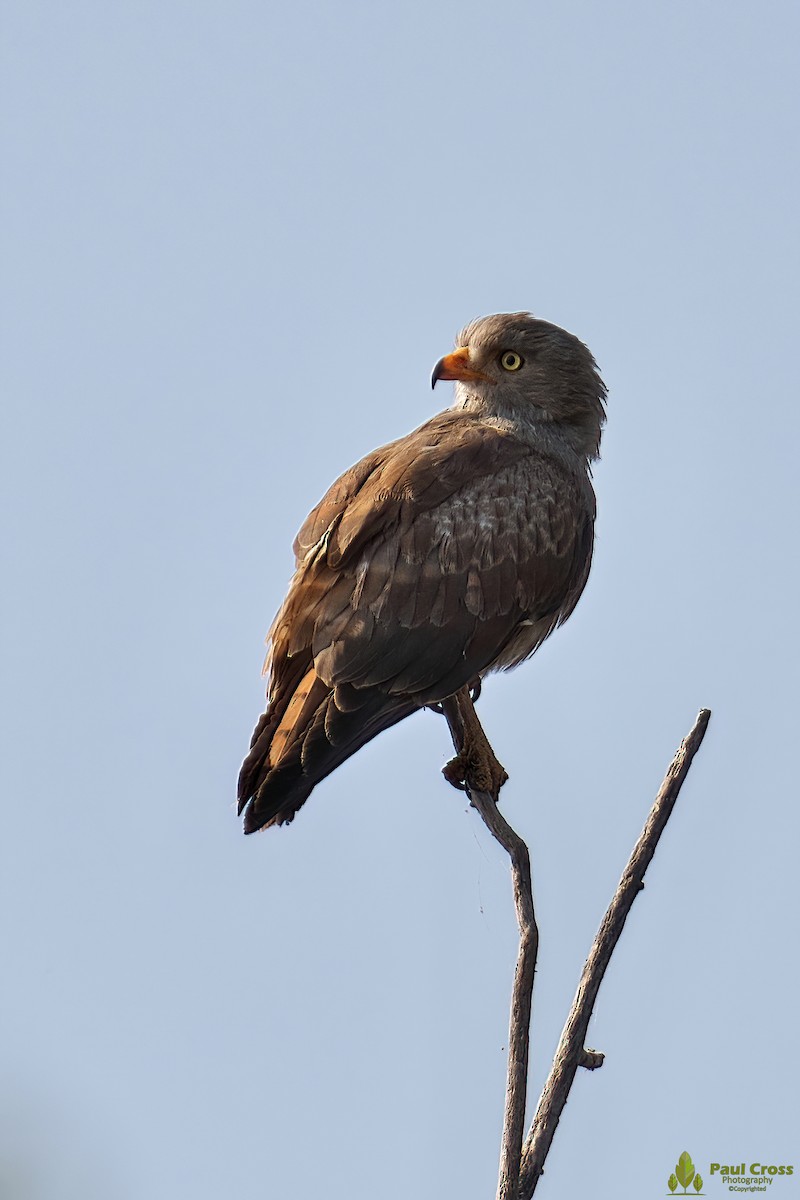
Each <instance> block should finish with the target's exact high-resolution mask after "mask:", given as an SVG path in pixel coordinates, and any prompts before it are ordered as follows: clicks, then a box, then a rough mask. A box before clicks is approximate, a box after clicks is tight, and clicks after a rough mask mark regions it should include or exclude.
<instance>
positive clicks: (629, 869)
mask: <svg viewBox="0 0 800 1200" xmlns="http://www.w3.org/2000/svg"><path fill="white" fill-rule="evenodd" d="M475 698H477V697H475ZM436 707H437V710H438V711H441V712H442V713H443V715H444V717H445V719H446V720H447V723H448V726H449V727H450V735H451V737H452V739H453V745H454V747H455V750H456V756H455V758H454V759H452V760H451V761H450V762H449V763H448V764H447V765H446V766H445V768H444V771H443V774H444V776H445V778H446V779H447V780H448V782H450V783H452V784H453V786H454V787H457V788H460V789H462V790H463V791H465V792H466V793H467V795H468V796H469V799H470V802H471V804H472V806H473V807H474V808H476V809H477V811H478V813H479V814H480V817H481V820H482V821H483V822H484V824H485V825H486V827H487V829H488V830H489V832H490V833H491V834H492V836H493V837H494V838H496V840H497V841H498V842H499V843H500V845H501V846H502V847H503V848H504V850H506V852H507V853H508V855H509V858H510V860H511V878H512V886H513V889H514V905H515V908H516V913H517V923H518V925H519V951H518V954H517V966H516V970H515V973H514V985H513V989H512V993H511V1017H510V1027H509V1045H508V1074H507V1083H506V1103H505V1116H504V1121H503V1137H502V1143H501V1147H500V1171H499V1179H498V1185H497V1200H531V1197H532V1196H533V1193H534V1191H535V1190H536V1185H537V1183H538V1182H539V1178H540V1177H541V1175H542V1173H543V1171H544V1163H545V1159H546V1158H547V1154H548V1152H549V1150H550V1146H551V1144H552V1141H553V1136H554V1134H555V1131H556V1128H557V1126H558V1122H559V1120H560V1118H561V1114H562V1112H563V1111H564V1106H565V1105H566V1103H567V1098H568V1096H569V1092H570V1089H571V1088H572V1084H573V1082H574V1079H575V1075H576V1074H577V1071H578V1067H584V1068H585V1069H586V1070H587V1071H596V1070H597V1069H598V1068H599V1067H601V1066H602V1065H603V1054H602V1053H600V1052H599V1051H597V1050H590V1049H588V1048H586V1047H585V1045H584V1039H585V1037H586V1033H587V1031H588V1028H589V1020H590V1018H591V1015H592V1012H593V1010H594V1005H595V1002H596V1000H597V994H598V992H599V990H600V984H601V983H602V980H603V976H604V975H605V972H606V968H607V967H608V964H609V961H610V959H611V955H612V953H613V951H614V949H615V947H616V945H617V942H618V941H619V938H620V935H621V933H622V930H623V927H624V925H625V920H626V918H627V916H628V913H629V912H630V910H631V908H632V906H633V902H634V900H635V899H636V896H637V895H638V894H639V892H640V891H641V890H642V889H643V887H644V874H645V871H646V870H647V867H648V866H649V864H650V861H651V860H652V858H653V855H654V853H655V850H656V847H657V845H658V841H659V839H660V837H661V834H662V833H663V832H664V829H665V827H666V824H667V821H668V820H669V817H670V815H671V813H672V810H673V808H674V807H675V802H676V800H677V798H678V794H679V792H680V790H681V787H682V786H683V782H684V780H685V779H686V776H687V774H688V772H689V768H690V766H691V764H692V759H693V758H694V756H695V754H696V753H697V751H698V749H699V748H700V745H701V743H702V741H703V738H704V736H705V732H706V729H707V727H708V722H709V719H710V717H711V713H710V711H709V710H708V709H707V708H704V709H701V710H700V712H699V713H698V716H697V720H696V721H695V723H694V726H693V727H692V729H691V731H690V732H689V734H687V736H686V737H685V738H684V740H683V741H682V742H681V744H680V746H679V748H678V750H677V752H676V754H675V757H674V758H673V760H672V763H671V764H670V767H669V769H668V771H667V774H666V776H665V777H664V781H663V783H662V784H661V787H660V788H659V790H658V794H657V796H656V799H655V803H654V804H653V807H652V809H651V811H650V815H649V816H648V818H647V821H646V823H645V827H644V829H643V830H642V833H641V835H640V837H639V839H638V841H637V843H636V845H635V846H634V848H633V851H632V853H631V856H630V859H629V860H628V864H627V866H626V868H625V870H624V871H623V874H622V878H621V880H620V882H619V886H618V887H617V890H616V892H615V893H614V896H613V898H612V900H611V903H610V905H609V907H608V910H607V911H606V914H605V916H604V918H603V921H602V923H601V925H600V928H599V930H598V932H597V935H596V937H595V939H594V942H593V944H592V948H591V950H590V951H589V957H588V958H587V960H586V964H585V966H584V968H583V973H582V974H581V978H580V982H579V984H578V990H577V993H576V995H575V999H574V1001H573V1004H572V1008H571V1010H570V1013H569V1016H568V1018H567V1023H566V1025H565V1026H564V1031H563V1033H562V1035H561V1040H560V1042H559V1044H558V1048H557V1050H556V1054H555V1058H554V1060H553V1066H552V1068H551V1070H550V1074H549V1076H548V1078H547V1081H546V1083H545V1085H544V1089H543V1091H542V1094H541V1097H540V1099H539V1103H538V1105H537V1108H536V1113H535V1115H534V1118H533V1121H532V1122H531V1126H530V1129H529V1130H528V1134H527V1136H526V1137H525V1139H524V1142H523V1135H524V1128H525V1104H526V1089H527V1078H528V1049H529V1035H530V1021H531V1010H532V1003H533V980H534V974H535V971H536V958H537V954H538V949H539V931H538V928H537V925H536V917H535V913H534V908H533V890H532V885H531V868H530V856H529V853H528V847H527V846H526V845H525V843H524V842H523V840H522V838H521V837H520V836H519V834H518V833H517V832H516V831H515V830H514V829H512V827H511V826H510V825H509V823H508V822H507V821H506V819H505V817H504V816H503V815H502V814H501V812H500V810H499V809H498V807H497V803H498V795H499V792H500V788H501V787H502V786H503V784H504V783H505V781H506V779H507V778H508V775H507V774H506V772H505V770H504V769H503V767H502V765H501V764H500V763H499V762H498V760H497V758H496V757H495V754H494V751H493V750H492V747H491V745H490V744H489V740H488V738H487V737H486V734H485V732H484V730H483V727H482V725H481V723H480V721H479V719H478V714H477V713H476V712H475V706H474V703H473V696H472V695H471V693H470V689H469V688H468V687H465V688H462V689H461V690H460V691H459V692H456V693H455V694H454V695H452V696H448V698H447V699H446V700H444V701H442V704H441V706H439V705H437V706H436Z"/></svg>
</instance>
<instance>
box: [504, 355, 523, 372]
mask: <svg viewBox="0 0 800 1200" xmlns="http://www.w3.org/2000/svg"><path fill="white" fill-rule="evenodd" d="M500 366H501V367H502V368H503V370H504V371H518V370H519V369H520V367H521V366H522V359H521V358H520V356H519V354H517V352H516V351H515V350H504V351H503V353H502V354H501V355H500Z"/></svg>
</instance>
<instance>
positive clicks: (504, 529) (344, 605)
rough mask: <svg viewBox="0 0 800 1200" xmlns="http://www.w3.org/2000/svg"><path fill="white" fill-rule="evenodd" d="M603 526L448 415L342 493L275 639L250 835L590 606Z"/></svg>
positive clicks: (572, 493) (383, 456)
mask: <svg viewBox="0 0 800 1200" xmlns="http://www.w3.org/2000/svg"><path fill="white" fill-rule="evenodd" d="M593 516H594V510H593V497H592V494H591V489H590V487H589V485H588V483H587V482H586V481H585V479H584V480H581V478H580V477H579V476H578V475H577V474H576V475H572V474H571V473H570V472H569V471H568V470H567V469H566V468H564V467H563V466H561V465H560V464H559V463H558V462H556V461H555V460H552V459H549V458H547V457H546V456H544V455H541V454H538V453H535V452H534V451H533V450H532V448H531V447H530V446H529V445H528V444H527V443H523V442H521V441H519V440H518V439H516V438H515V437H513V436H509V435H507V434H505V433H502V432H500V431H499V430H497V429H495V428H493V427H492V426H490V425H487V424H486V423H484V422H481V421H480V420H479V419H478V418H474V419H473V418H472V417H471V416H470V415H469V414H465V413H461V412H454V411H453V410H451V411H450V412H449V413H443V414H441V415H440V416H439V417H436V418H434V419H433V420H432V421H429V422H427V424H426V425H423V426H422V427H421V428H420V429H418V430H416V431H415V432H414V433H412V434H410V435H409V436H408V437H406V438H403V439H401V440H400V441H397V442H394V443H391V444H390V445H388V446H385V447H382V448H381V449H380V450H377V451H375V452H374V453H373V454H371V455H368V456H367V458H365V459H363V460H362V461H361V462H360V463H358V464H356V466H354V467H353V468H351V470H350V471H348V472H346V474H345V475H343V476H342V477H341V479H339V480H337V482H336V483H335V484H334V485H333V486H332V487H331V488H330V490H329V491H328V492H327V493H326V495H325V496H324V497H323V499H322V500H321V501H320V503H319V504H318V505H317V507H316V508H315V509H314V511H313V512H312V513H311V514H310V515H309V517H308V519H307V520H306V522H305V523H304V525H303V527H302V529H301V531H300V533H299V534H298V537H297V540H296V543H295V550H296V553H297V556H298V570H297V572H296V574H295V577H294V579H293V581H292V584H291V586H290V590H289V594H288V595H287V598H286V600H285V602H284V604H283V606H282V608H281V610H280V612H279V613H278V615H277V617H276V619H275V621H274V623H273V626H272V629H271V630H270V634H269V641H270V655H269V658H268V663H269V671H270V685H269V700H268V707H267V712H266V713H265V715H264V717H262V719H261V722H259V726H258V728H257V731H256V736H255V738H254V743H253V748H252V749H251V752H250V755H249V756H248V759H247V760H246V761H245V764H244V767H243V769H242V775H241V780H240V808H242V807H245V806H248V808H247V814H246V828H247V829H248V830H252V829H256V828H260V827H261V826H263V825H265V824H272V823H276V822H279V821H286V820H291V818H292V817H293V816H294V813H295V812H296V811H297V809H298V808H299V807H300V805H301V804H302V803H303V802H304V801H305V799H306V798H307V796H308V794H309V793H310V791H311V789H312V788H313V787H314V785H315V784H316V783H317V782H319V780H320V779H322V778H324V777H325V775H327V774H329V773H330V771H331V770H333V769H335V767H336V766H338V765H339V764H340V763H341V762H343V761H344V760H345V759H346V758H347V757H349V756H350V755H351V754H353V753H354V752H355V751H356V750H357V749H358V748H359V747H360V746H362V745H364V743H365V742H366V741H368V740H369V739H370V738H372V737H374V736H375V735H376V734H377V733H379V732H380V731H381V730H382V729H384V728H387V727H388V726H389V725H391V724H394V723H395V722H396V721H398V720H402V719H403V717H405V716H407V715H409V713H411V712H413V711H414V710H415V709H417V708H418V707H420V706H421V705H425V704H429V703H431V702H432V701H434V700H440V699H442V698H443V697H445V696H447V695H450V694H451V693H452V692H454V691H456V690H457V689H458V688H459V687H462V686H463V685H464V684H466V683H468V682H469V681H470V680H471V679H473V678H475V677H476V676H477V675H479V674H482V673H483V672H485V671H486V670H488V669H491V668H492V667H494V666H507V665H513V663H514V662H516V661H520V660H521V659H522V658H524V657H526V656H527V654H530V653H531V652H532V651H533V650H534V649H535V648H536V645H538V644H539V643H540V642H541V640H542V639H543V638H544V637H546V636H547V634H548V633H549V632H550V631H551V629H552V628H554V626H555V625H556V624H557V623H558V621H559V619H560V618H562V617H563V616H564V615H565V614H566V613H568V612H569V611H571V610H572V608H573V607H574V604H575V602H576V601H577V598H578V596H579V595H580V592H581V590H582V588H583V585H584V583H585V580H586V575H587V572H588V564H589V559H590V557H591V536H592V522H593Z"/></svg>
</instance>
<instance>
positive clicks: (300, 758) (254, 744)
mask: <svg viewBox="0 0 800 1200" xmlns="http://www.w3.org/2000/svg"><path fill="white" fill-rule="evenodd" d="M287 692H288V695H287V694H286V693H287ZM417 708H418V705H416V704H414V703H413V702H411V701H409V700H407V699H405V698H403V697H392V696H387V695H386V694H385V693H382V692H379V691H378V690H377V689H375V688H355V687H352V686H351V685H349V684H343V685H340V686H339V687H336V688H333V689H332V688H329V687H328V685H327V684H325V683H323V681H322V680H321V679H320V678H319V676H318V675H317V673H316V671H315V670H314V668H313V667H310V668H309V669H308V670H307V671H306V672H305V674H304V675H303V676H302V677H301V678H300V679H299V681H298V682H297V683H296V686H294V687H293V688H292V689H286V690H285V691H284V694H283V695H282V696H276V697H274V698H273V700H272V701H271V702H270V704H269V705H268V706H267V711H266V712H265V713H264V714H263V716H262V717H261V719H260V720H259V722H258V725H257V726H256V729H255V732H254V734H253V738H252V741H251V743H250V753H249V754H248V756H247V758H246V759H245V760H244V763H243V764H242V769H241V772H240V774H239V812H240V813H242V812H244V831H245V833H255V831H256V830H257V829H265V828H267V827H268V826H270V825H284V824H287V823H288V822H289V821H291V820H293V818H294V815H295V813H296V812H297V810H298V809H299V808H300V807H301V805H302V804H304V803H305V801H306V800H307V799H308V797H309V795H310V794H311V791H312V790H313V788H314V787H315V786H316V785H317V784H318V783H319V782H320V780H322V779H324V778H325V776H326V775H330V773H331V771H333V770H335V769H336V767H338V766H339V765H340V764H341V763H343V762H344V761H345V759H347V758H349V757H350V755H351V754H355V752H356V750H359V749H360V748H361V747H362V746H363V745H365V744H366V743H367V742H368V741H370V740H371V739H372V738H374V737H375V736H376V735H377V734H379V733H381V732H382V731H383V730H384V729H388V728H389V727H390V726H392V725H396V724H397V722H398V721H402V720H403V718H404V717H407V716H408V715H409V714H410V713H412V712H415V711H416V709H417Z"/></svg>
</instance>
